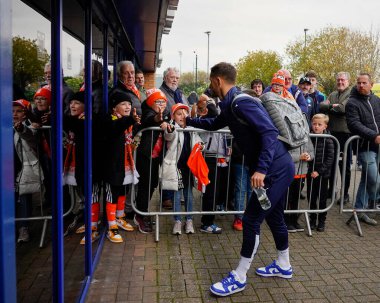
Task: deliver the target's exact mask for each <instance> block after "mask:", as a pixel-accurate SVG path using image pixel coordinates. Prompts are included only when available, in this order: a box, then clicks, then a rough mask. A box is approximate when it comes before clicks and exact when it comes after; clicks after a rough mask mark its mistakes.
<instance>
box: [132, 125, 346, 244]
mask: <svg viewBox="0 0 380 303" xmlns="http://www.w3.org/2000/svg"><path fill="white" fill-rule="evenodd" d="M176 131H179V132H190V133H192V132H196V133H198V134H199V135H200V136H201V137H202V136H207V135H208V134H220V135H222V136H226V140H227V145H228V146H227V147H228V148H230V147H231V146H232V143H233V137H232V135H231V133H230V131H229V130H228V129H222V130H218V131H214V132H209V131H205V130H201V129H195V128H185V129H182V128H178V129H176ZM144 132H151V134H153V132H161V133H162V134H163V131H162V130H161V129H160V128H159V127H150V128H145V129H143V130H141V131H140V132H139V133H138V134H136V136H135V137H141V136H142V135H143V133H144ZM311 137H316V138H317V140H318V139H319V140H325V139H327V138H330V139H332V140H333V142H334V147H335V154H334V158H335V161H334V163H335V167H333V168H332V174H333V176H334V180H335V181H334V183H333V188H332V191H333V192H335V187H336V176H337V170H338V156H339V154H340V149H339V142H338V140H337V139H336V138H335V137H333V136H331V135H315V134H311ZM222 143H223V142H220V144H222ZM205 144H206V145H207V142H205ZM138 148H139V147H138ZM150 150H151V151H152V150H153V144H152V142H151V146H150ZM163 150H164V151H165V150H166V144H165V141H164V144H163ZM136 154H137V152H136V151H135V153H134V161H135V163H136ZM203 155H204V157H205V159H206V162H207V157H209V156H208V155H207V154H205V152H203ZM214 157H215V155H214ZM229 158H230V157H229V156H228V157H227V166H226V167H225V170H226V172H227V176H226V178H227V180H226V184H227V185H226V188H216V182H215V180H210V181H211V184H210V185H208V186H214V193H215V192H218V191H219V190H221V189H222V190H224V192H226V193H227V194H226V196H225V199H224V201H217V200H216V197H215V195H214V197H213V209H214V210H212V211H202V205H203V202H202V194H200V193H199V194H198V195H197V194H194V200H193V207H194V209H195V208H196V210H193V211H191V212H185V211H181V212H174V211H167V210H164V209H163V207H162V189H160V187H159V186H158V187H157V188H158V191H159V197H157V189H156V191H155V193H153V196H152V199H151V200H150V201H149V203H148V211H147V212H143V211H141V210H139V209H138V208H137V205H136V190H138V186H139V183H138V184H136V185H132V186H131V198H132V208H133V210H134V211H135V212H136V213H138V214H140V215H142V216H154V217H155V224H156V227H155V239H156V241H159V229H160V220H159V219H160V216H174V215H180V216H184V215H236V214H243V213H244V211H243V210H242V211H237V210H234V209H231V208H232V206H231V203H230V202H231V200H233V199H232V197H233V193H232V192H231V186H232V187H233V184H230V183H231V182H230V181H231V173H232V170H231V161H230V159H229ZM243 161H244V158H243ZM242 164H243V165H244V162H243V163H242ZM151 165H152V159H151V158H150V167H151ZM215 165H218V163H217V162H215ZM160 169H161V167H160ZM137 171H138V172H139V167H137ZM139 174H140V175H141V172H139ZM217 174H218V172H217V173H216V176H217ZM216 176H215V178H216ZM149 180H151V174H150V175H149ZM159 183H160V182H159ZM140 190H147V191H148V192H150V187H149V188H144V189H140ZM193 193H194V191H193ZM155 194H156V196H155ZM229 195H232V197H231V199H228V197H229ZM155 197H156V199H155ZM245 201H247V199H245ZM220 202H223V203H220ZM334 202H335V195H333V197H332V198H331V202H330V203H329V204H327V203H326V208H324V209H313V210H311V209H310V203H300V204H299V205H302V206H301V207H299V208H298V209H295V210H285V213H286V214H299V215H300V214H304V215H305V221H306V225H307V231H308V234H309V236H311V235H312V232H311V228H310V221H309V216H308V215H309V214H310V213H316V214H318V213H322V212H327V211H328V210H329V209H330V208H331V207H332V206H333V205H334ZM217 205H219V206H222V208H219V209H218V210H216V207H217ZM244 209H245V207H244Z"/></svg>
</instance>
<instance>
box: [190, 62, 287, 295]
mask: <svg viewBox="0 0 380 303" xmlns="http://www.w3.org/2000/svg"><path fill="white" fill-rule="evenodd" d="M235 80H236V69H235V68H234V67H233V66H232V65H231V64H229V63H225V62H222V63H219V64H217V65H215V66H213V67H212V68H211V73H210V81H211V84H210V87H211V89H212V91H213V93H214V94H215V96H217V97H219V98H220V99H221V100H222V102H220V103H219V106H220V109H221V113H220V115H219V116H217V117H216V118H206V119H199V118H195V119H190V118H187V123H188V125H191V126H195V127H198V128H203V129H207V130H211V131H212V130H218V129H220V128H223V127H225V126H228V127H229V128H230V130H231V132H232V134H233V136H234V140H236V143H237V144H238V146H239V148H240V149H241V150H242V152H243V154H244V156H245V157H246V159H247V165H248V166H249V168H250V173H251V175H252V177H251V183H252V187H253V188H257V187H265V188H267V195H268V198H269V200H270V201H271V204H272V206H271V208H270V209H268V210H263V209H262V208H261V206H260V203H259V201H258V199H257V196H256V195H255V194H252V196H251V199H250V201H249V202H248V205H247V208H246V210H245V213H244V217H243V244H242V248H241V252H240V255H241V258H240V262H239V265H238V267H237V268H236V270H232V271H231V272H230V273H229V275H228V276H227V277H226V278H224V279H223V280H222V281H221V282H217V283H215V284H213V285H212V286H211V288H210V290H211V292H212V293H214V294H215V295H218V296H228V295H231V294H233V293H236V292H239V291H242V290H244V288H245V286H246V284H247V282H246V275H247V271H248V270H249V268H250V266H251V263H252V260H253V257H254V255H255V254H256V252H257V248H258V246H259V240H260V225H261V223H262V222H263V221H264V219H266V221H267V223H268V225H269V227H270V229H271V231H272V234H273V238H274V241H275V244H276V248H277V250H278V258H277V260H275V261H273V263H271V264H270V265H268V266H266V267H262V268H258V269H257V270H256V273H257V274H258V275H261V276H266V277H274V276H277V277H282V278H291V277H292V273H293V271H292V267H291V266H290V262H289V246H288V231H287V228H286V225H285V221H284V205H285V200H286V192H287V188H288V186H289V185H290V183H291V182H292V180H293V176H294V164H293V162H292V159H291V157H290V154H289V153H288V150H287V148H286V147H285V145H284V144H283V143H282V142H280V141H279V140H278V139H277V135H278V130H277V128H276V127H275V126H274V125H273V123H272V120H271V118H270V117H269V115H268V113H267V112H266V110H265V109H264V107H263V106H262V105H261V104H260V101H259V100H257V99H256V100H254V101H252V99H250V100H248V99H244V98H239V101H237V102H236V103H234V105H233V107H234V108H233V110H234V113H232V112H231V111H232V108H231V103H232V100H233V99H234V96H235V95H236V94H237V93H238V90H237V88H236V87H235ZM235 115H236V116H238V117H239V120H240V119H242V120H244V121H245V122H246V123H247V124H248V125H243V124H242V123H241V122H239V120H238V119H237V117H236V116H235ZM240 121H241V120H240Z"/></svg>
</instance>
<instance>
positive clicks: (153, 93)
mask: <svg viewBox="0 0 380 303" xmlns="http://www.w3.org/2000/svg"><path fill="white" fill-rule="evenodd" d="M157 100H164V101H165V102H168V99H167V98H166V96H165V94H164V93H163V92H162V91H161V90H159V89H158V88H151V89H148V90H147V91H146V100H145V102H146V104H147V105H148V106H149V107H152V106H153V104H154V102H155V101H157Z"/></svg>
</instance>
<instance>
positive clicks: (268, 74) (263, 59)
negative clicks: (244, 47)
mask: <svg viewBox="0 0 380 303" xmlns="http://www.w3.org/2000/svg"><path fill="white" fill-rule="evenodd" d="M280 68H281V57H280V56H279V55H278V54H277V53H276V52H273V51H255V52H251V51H249V52H248V54H247V55H246V56H245V57H243V58H240V59H239V62H238V63H237V64H236V69H237V84H238V85H241V86H243V87H246V88H249V87H250V84H251V81H252V80H253V79H257V78H258V79H261V80H263V82H264V83H265V84H269V83H270V81H271V80H272V77H273V74H274V73H275V72H276V71H278V70H279V69H280Z"/></svg>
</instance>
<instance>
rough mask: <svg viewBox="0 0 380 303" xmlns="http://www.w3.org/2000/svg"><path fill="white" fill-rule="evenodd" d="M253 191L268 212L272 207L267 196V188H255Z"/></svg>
mask: <svg viewBox="0 0 380 303" xmlns="http://www.w3.org/2000/svg"><path fill="white" fill-rule="evenodd" d="M253 191H254V192H255V193H256V195H257V199H258V200H259V203H260V205H261V208H262V209H263V210H267V209H269V208H270V207H271V206H272V204H271V203H270V200H269V198H268V196H267V191H266V189H265V188H263V187H257V188H254V189H253Z"/></svg>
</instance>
